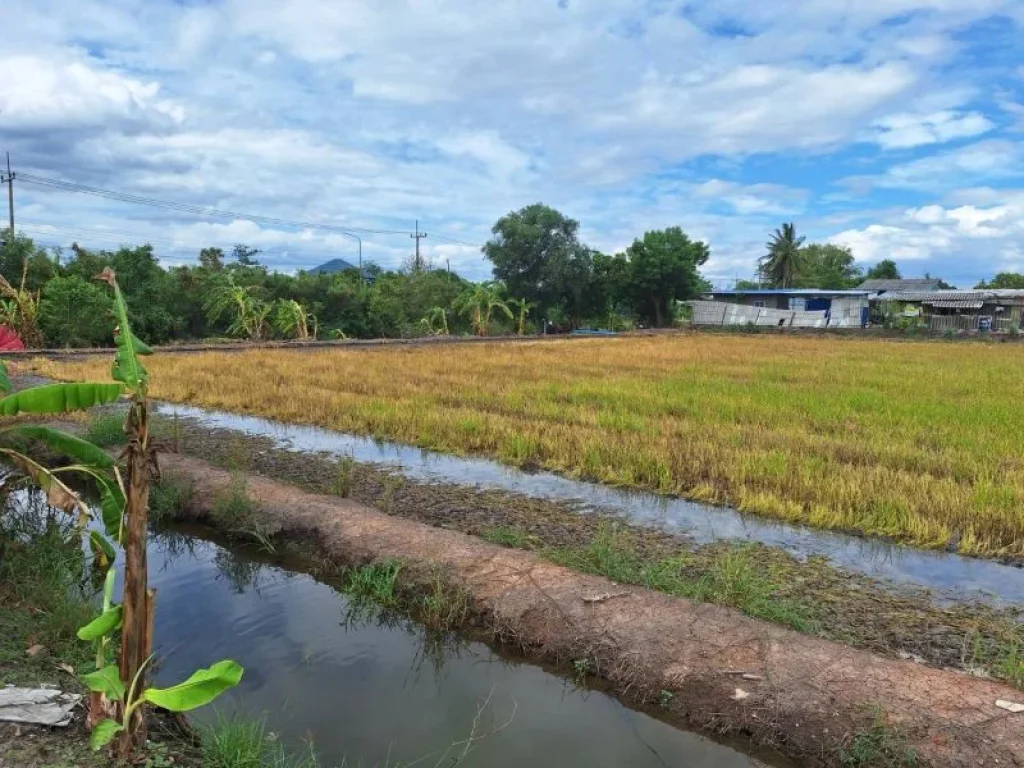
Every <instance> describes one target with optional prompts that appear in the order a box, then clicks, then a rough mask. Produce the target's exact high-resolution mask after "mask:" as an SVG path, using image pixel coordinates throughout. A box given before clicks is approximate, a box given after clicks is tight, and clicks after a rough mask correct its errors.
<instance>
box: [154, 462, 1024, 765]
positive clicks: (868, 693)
mask: <svg viewBox="0 0 1024 768" xmlns="http://www.w3.org/2000/svg"><path fill="white" fill-rule="evenodd" d="M162 464H163V467H164V470H165V472H167V473H169V474H176V475H180V476H182V477H184V478H187V479H189V480H190V481H191V482H192V483H193V485H194V488H195V491H196V492H195V493H194V494H193V499H194V506H193V509H192V510H191V511H192V513H193V514H195V515H196V516H197V517H200V518H202V517H204V516H205V515H206V513H208V512H209V511H210V510H209V505H210V502H211V501H212V500H213V499H215V498H217V496H218V494H222V493H223V492H224V491H225V490H226V489H228V488H229V486H230V484H231V479H232V477H231V474H229V473H228V472H226V471H223V470H220V469H216V468H214V467H211V466H210V465H208V464H206V463H204V462H201V461H199V460H196V459H193V458H188V457H183V456H170V455H169V456H165V457H163V459H162ZM247 481H248V492H249V494H250V496H251V497H252V498H253V499H254V500H255V501H257V502H258V504H259V507H260V510H261V512H262V514H263V515H264V517H265V522H266V523H267V524H268V525H269V526H270V528H271V530H272V531H273V532H276V533H280V534H285V535H290V536H296V537H301V538H307V539H312V540H315V541H316V542H317V543H318V544H319V546H320V547H321V548H322V549H323V550H324V553H325V554H326V555H327V556H329V557H331V558H333V559H336V560H338V561H340V562H348V563H351V562H361V561H368V560H373V559H379V558H384V557H389V558H398V559H402V560H408V561H413V562H425V563H443V564H445V565H446V566H447V567H448V568H449V569H450V570H451V573H452V575H453V576H454V577H455V578H457V579H458V580H459V581H461V582H462V583H463V584H464V585H465V587H466V588H467V589H468V590H469V591H470V593H471V595H472V598H473V600H474V606H475V608H476V609H477V610H478V611H479V612H480V615H481V617H482V618H483V619H484V621H485V622H486V624H487V625H488V626H489V627H490V628H491V629H492V630H493V632H494V633H495V635H496V636H497V637H499V638H500V639H502V640H504V641H508V642H514V643H516V644H518V645H519V646H520V647H522V648H523V649H524V650H526V651H528V652H533V653H537V654H540V655H543V656H544V657H546V658H549V659H553V660H555V661H560V662H569V661H576V660H581V659H587V660H588V664H589V666H590V667H591V668H592V669H594V670H595V671H596V672H597V674H599V675H601V676H602V677H603V678H605V679H606V680H607V681H608V682H609V683H610V684H611V685H612V686H613V687H614V688H615V689H616V690H617V691H618V692H619V693H620V694H622V695H624V696H627V697H638V698H640V699H645V700H658V699H659V698H661V699H662V700H670V701H671V704H670V706H671V709H672V710H673V711H674V713H675V714H677V715H678V716H681V717H683V718H685V719H686V720H687V721H689V722H690V723H691V724H693V725H695V726H696V727H699V728H704V729H708V730H713V731H718V732H744V733H749V734H751V735H752V736H753V737H754V738H755V739H760V740H764V741H769V742H772V743H775V744H777V745H780V746H781V747H782V748H783V749H784V750H785V751H787V752H789V753H791V754H793V755H797V756H801V757H803V758H805V759H807V760H808V762H810V763H811V764H832V763H837V762H838V755H837V752H836V747H837V745H838V744H842V743H847V744H849V743H850V741H851V739H855V738H856V734H858V733H863V732H865V729H867V728H869V727H870V723H871V722H872V718H873V717H874V715H873V714H872V707H877V708H880V710H882V711H884V713H885V717H886V718H887V722H888V724H889V726H890V727H892V728H894V729H897V730H898V731H900V732H901V733H902V734H903V735H904V736H905V738H906V740H907V746H908V747H910V748H912V749H913V750H914V751H916V753H917V755H918V758H919V761H920V762H919V763H918V764H922V763H923V764H926V765H935V766H980V765H986V766H988V765H1014V766H1021V765H1024V713H1022V714H1012V713H1010V712H1008V711H1006V710H1005V709H1002V708H1000V707H997V706H996V701H997V700H1008V701H1015V700H1016V701H1019V700H1022V699H1024V696H1022V695H1021V692H1020V691H1016V690H1014V689H1011V688H1009V687H1006V686H1003V685H1000V684H997V683H994V682H990V681H986V680H980V679H976V678H972V677H970V676H967V675H963V674H959V673H955V672H949V671H941V670H935V669H931V668H927V667H924V666H921V665H918V664H915V663H913V662H909V661H898V660H892V659H885V658H882V657H879V656H875V655H872V654H869V653H866V652H863V651H857V650H853V649H850V648H848V647H845V646H842V645H838V644H836V643H832V642H829V641H826V640H821V639H818V638H814V637H809V636H806V635H800V634H797V633H795V632H791V631H788V630H785V629H782V628H779V627H776V626H773V625H771V624H767V623H764V622H761V621H757V620H754V619H750V618H747V617H745V616H743V615H741V614H739V613H738V612H736V611H733V610H730V609H728V608H723V607H720V606H715V605H708V604H700V603H693V602H690V601H687V600H683V599H679V598H673V597H669V596H666V595H663V594H659V593H656V592H651V591H648V590H645V589H641V588H637V587H628V588H627V587H623V586H621V585H617V584H614V583H613V582H611V581H609V580H607V579H603V578H600V577H595V576H587V575H584V574H580V573H577V572H574V571H571V570H568V569H566V568H562V567H560V566H557V565H553V564H551V563H549V562H546V561H544V560H543V559H541V558H540V557H539V556H537V555H535V554H533V553H530V552H525V551H521V550H512V549H505V548H502V547H499V546H497V545H492V544H489V543H487V542H484V541H481V540H479V539H476V538H473V537H471V536H467V535H465V534H462V533H459V532H456V531H451V530H444V529H441V528H435V527H431V526H427V525H423V524H421V523H418V522H415V521H412V520H407V519H402V518H396V517H392V516H388V515H386V514H384V513H382V512H379V511H377V510H374V509H371V508H369V507H366V506H363V505H361V504H358V503H355V502H352V501H347V500H344V499H338V498H332V497H327V496H321V495H316V494H312V493H307V492H305V491H302V490H299V489H297V488H294V487H291V486H285V485H282V484H280V483H277V482H274V481H271V480H268V479H266V478H263V477H260V476H249V477H248V478H247ZM663 692H669V693H670V694H671V696H666V694H664V693H663ZM859 764H860V765H868V764H870V763H863V762H862V763H859ZM891 764H893V765H895V764H902V763H895V762H894V763H891Z"/></svg>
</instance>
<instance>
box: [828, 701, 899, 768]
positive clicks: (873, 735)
mask: <svg viewBox="0 0 1024 768" xmlns="http://www.w3.org/2000/svg"><path fill="white" fill-rule="evenodd" d="M871 711H872V716H871V718H872V719H871V723H870V725H868V726H867V727H865V728H861V729H860V730H858V731H857V732H856V733H854V734H853V735H852V736H850V737H849V738H848V739H847V740H846V741H845V742H844V743H842V744H840V745H839V746H838V747H837V748H836V755H837V757H838V758H839V762H840V764H841V765H842V766H843V768H915V767H916V766H917V765H919V761H918V757H917V752H916V751H915V750H914V749H913V747H911V746H910V745H909V744H907V739H906V737H905V736H904V734H903V732H902V731H900V730H899V729H898V728H896V727H894V726H892V725H890V724H889V722H888V721H887V720H886V717H885V713H884V712H883V711H882V710H881V708H879V707H873V708H872V710H871Z"/></svg>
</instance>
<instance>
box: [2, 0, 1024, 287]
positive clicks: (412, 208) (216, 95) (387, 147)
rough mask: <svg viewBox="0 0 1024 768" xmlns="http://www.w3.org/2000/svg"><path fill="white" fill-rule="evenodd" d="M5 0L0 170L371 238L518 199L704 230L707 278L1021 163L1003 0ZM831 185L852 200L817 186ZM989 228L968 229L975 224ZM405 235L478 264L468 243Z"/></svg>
mask: <svg viewBox="0 0 1024 768" xmlns="http://www.w3.org/2000/svg"><path fill="white" fill-rule="evenodd" d="M9 4H10V5H11V6H12V7H11V8H10V13H11V14H12V15H13V17H15V18H18V19H20V20H22V21H23V23H21V24H19V25H17V26H18V28H19V30H18V31H17V32H16V31H14V30H13V29H12V25H6V26H4V27H3V28H0V51H3V52H4V53H3V54H0V135H2V136H3V138H4V139H5V144H6V145H7V146H5V147H2V148H5V149H10V150H11V151H12V154H13V155H14V158H15V162H16V164H17V166H18V167H19V168H20V169H22V170H24V171H26V172H27V173H32V172H35V173H40V174H44V175H50V176H59V177H61V178H66V179H69V180H72V181H78V182H83V183H87V184H91V185H93V186H97V187H106V188H114V189H119V190H124V191H127V192H133V193H136V194H145V195H150V196H153V197H163V198H171V199H175V200H181V201H183V202H188V203H191V204H196V205H206V206H216V207H219V208H228V209H230V210H237V211H250V212H253V213H258V214H263V215H266V216H273V217H279V218H288V219H297V220H302V221H310V222H319V223H332V224H334V225H337V226H346V225H347V226H360V225H361V226H365V227H368V228H377V229H405V228H411V224H412V221H413V220H414V219H417V218H418V219H420V221H421V222H426V223H427V224H428V226H429V228H430V229H431V230H432V231H433V232H436V233H438V234H447V235H448V236H449V237H455V238H458V239H460V240H464V241H466V242H470V243H480V242H482V241H483V240H485V239H486V237H487V236H488V234H489V229H490V226H491V224H492V223H493V222H494V220H495V219H497V218H498V217H499V216H501V215H502V214H504V213H506V212H507V211H509V210H512V209H515V208H519V207H521V206H523V205H526V204H529V203H532V202H535V201H537V200H543V201H544V202H547V203H549V204H553V205H555V206H557V207H560V208H562V209H564V210H565V212H566V213H567V214H569V215H571V216H573V217H575V218H578V219H579V220H580V221H581V222H582V224H583V231H584V234H585V236H586V238H587V239H588V241H589V242H591V243H592V244H593V245H595V246H596V247H599V248H602V249H603V250H608V251H615V250H618V249H621V248H622V247H625V246H626V245H628V243H629V242H631V240H632V239H633V237H635V236H637V235H640V234H642V233H643V231H644V230H647V229H652V228H656V227H660V226H671V225H676V224H678V225H682V226H684V227H685V228H686V229H687V231H689V232H691V234H693V235H694V236H695V237H700V238H702V239H707V240H709V241H710V242H711V244H712V249H713V254H714V255H713V258H712V261H711V262H710V263H709V265H708V271H709V273H711V274H713V275H715V276H721V277H725V276H728V275H732V274H734V273H737V272H739V273H740V274H741V275H745V274H749V272H750V270H751V269H752V267H753V263H754V262H755V261H756V258H757V256H758V255H760V250H761V249H762V247H763V242H764V239H765V236H766V234H767V232H768V231H769V230H770V229H771V228H772V227H773V226H776V225H777V224H778V220H779V219H780V218H782V217H786V218H793V217H799V219H798V225H799V226H801V228H802V229H804V230H805V231H806V232H807V233H808V234H809V235H811V236H812V237H824V236H827V235H829V234H834V233H835V232H836V231H837V229H842V230H843V232H844V234H846V235H848V236H849V237H853V236H854V235H853V234H852V233H863V232H866V231H867V230H868V229H869V228H870V227H872V226H875V227H881V228H883V230H882V231H874V232H872V233H871V234H870V236H861V241H860V242H861V246H860V247H863V248H864V249H865V251H866V252H867V251H871V249H875V250H878V249H879V248H880V247H882V246H880V245H879V243H886V242H889V243H891V244H892V245H893V246H894V247H910V245H908V242H909V241H908V240H907V239H906V238H903V239H902V240H901V239H900V235H899V233H888V234H886V232H887V230H885V229H884V228H886V227H888V228H895V229H901V228H906V229H908V230H909V231H912V232H918V231H919V230H920V228H922V227H932V228H938V229H943V231H945V230H946V229H950V230H951V231H953V232H955V233H958V234H956V237H966V236H967V235H966V234H964V233H962V232H961V231H960V229H959V228H960V227H963V226H966V224H964V223H963V222H961V223H957V222H954V221H952V220H946V219H943V221H942V222H937V223H933V224H927V223H926V222H924V221H918V220H915V219H913V217H909V214H907V216H903V215H902V214H900V215H898V216H897V215H896V214H893V213H892V211H893V210H898V211H904V212H905V211H909V210H911V209H913V210H916V211H918V212H919V213H918V214H917V215H918V216H924V217H925V218H927V217H929V216H934V215H937V214H935V212H933V211H931V210H930V206H933V205H938V206H940V207H941V208H942V210H944V211H946V210H952V211H956V210H958V209H959V208H962V207H964V206H970V205H974V206H976V207H978V208H979V210H981V209H984V210H986V211H987V210H989V209H995V208H997V207H999V206H1000V205H1001V204H1002V201H1001V200H998V199H996V200H992V201H989V202H987V203H985V204H984V205H983V204H982V203H980V202H978V201H967V202H963V203H958V202H957V203H955V202H952V201H951V200H949V199H946V198H947V197H948V196H949V195H952V194H953V193H954V192H955V191H956V189H957V188H958V187H965V186H971V187H976V186H980V185H989V186H990V188H991V189H992V190H994V194H996V195H997V196H998V195H999V194H1001V193H1000V191H999V190H998V187H999V185H1000V184H1004V183H1010V181H1009V180H1010V179H1012V177H1013V176H1014V175H1016V174H1019V173H1020V150H1019V148H1018V147H1017V145H1016V142H1015V140H1014V137H1012V136H1010V135H1008V133H1007V130H1008V129H1009V126H1007V125H1004V124H1005V123H1006V122H1007V120H1006V117H1007V116H1010V117H1013V116H1014V114H1015V112H1014V111H1013V107H1012V105H1013V104H1015V103H1016V102H1015V97H1014V95H1013V90H1014V87H1015V84H1017V83H1019V81H1018V80H1015V77H1016V73H1015V72H1014V68H1015V67H1016V64H1017V63H1016V62H1014V63H1013V65H1011V66H1006V65H1005V64H993V65H991V66H987V67H986V68H985V69H984V70H981V69H977V68H972V65H973V64H974V63H975V58H974V57H976V56H978V55H981V54H979V53H978V51H979V50H981V48H983V42H984V41H981V42H980V43H979V44H978V46H975V47H973V48H972V46H973V45H974V43H972V41H971V33H972V32H971V31H972V29H973V25H975V24H976V23H977V22H979V21H984V20H988V22H989V23H995V22H994V21H993V19H996V17H997V15H1001V16H999V17H998V18H999V19H1002V20H1001V21H999V22H998V23H1002V24H1012V23H1013V22H1010V21H1007V20H1006V15H1007V14H1013V13H1014V12H1015V5H1017V3H1015V2H1014V0H877V1H876V2H870V3H868V2H865V3H836V2H831V1H829V0H779V2H776V3H759V4H750V3H748V2H741V0H697V2H690V3H685V4H683V3H677V2H658V3H648V4H637V3H635V2H632V0H588V2H571V3H558V2H555V1H554V0H552V1H551V2H542V3H531V4H524V3H522V2H518V0H435V1H434V2H431V3H427V4H423V3H409V2H404V1H403V0H379V1H378V2H369V0H345V2H339V3H333V4H332V3H322V2H317V0H294V2H292V3H289V4H286V5H283V4H281V3H279V2H273V1H272V0H246V1H245V2H242V0H212V1H211V2H207V3H201V4H189V3H184V4H182V3H174V2H170V1H169V0H155V1H150V0H125V1H124V2H123V3H117V4H110V3H102V2H99V0H82V2H79V3H73V4H71V3H66V2H62V1H61V0H9ZM1000 67H1002V69H1000ZM1004 70H1005V71H1004ZM993 72H995V73H996V75H995V76H996V77H997V78H1001V79H1002V80H1005V82H1002V83H1001V85H1000V88H1001V90H1000V91H999V93H996V95H995V96H992V94H993V93H995V91H994V89H993V87H992V85H993V83H992V79H993ZM1000 93H1001V94H1003V95H1002V96H1000V95H999V94H1000ZM996 97H998V99H999V103H1000V104H1002V107H1001V109H1002V112H997V111H995V110H994V109H993V107H994V106H995V105H994V104H993V103H990V101H991V100H992V99H993V98H996ZM978 137H984V138H985V139H986V140H984V141H977V138H978ZM968 140H974V142H975V143H973V144H967V145H964V142H965V141H968ZM876 155H877V156H876ZM844 177H845V178H846V181H847V186H848V187H849V188H851V189H852V190H853V191H854V192H857V193H860V194H863V195H866V196H867V200H860V201H857V200H853V201H851V200H850V199H849V195H847V199H846V200H842V199H840V198H839V197H838V196H832V197H829V196H828V194H827V193H828V192H830V191H831V185H832V184H833V183H834V182H835V180H837V179H841V178H844ZM880 195H883V196H889V197H888V198H886V200H885V203H886V205H888V206H890V207H889V208H887V209H886V208H884V206H882V204H881V203H880V202H878V201H877V200H875V198H876V197H878V196H880ZM894 196H903V197H907V198H908V199H905V200H904V199H900V200H897V201H896V202H895V203H894V201H893V200H892V199H890V198H892V197H894ZM910 198H913V199H910ZM19 205H22V206H24V210H25V212H26V216H25V219H26V220H27V221H35V222H37V223H40V224H43V223H47V222H49V224H50V225H51V226H55V225H59V226H60V227H62V228H63V229H64V230H65V232H64V234H61V233H60V232H59V231H57V229H56V228H54V229H51V230H50V231H49V237H51V238H55V239H59V238H65V237H66V238H70V237H72V236H73V235H70V234H68V231H71V230H74V231H77V232H78V233H79V234H81V233H82V232H85V233H86V234H88V233H89V232H92V235H90V236H91V237H93V238H96V239H97V240H98V239H99V238H104V239H103V242H104V243H109V242H110V239H111V238H116V237H118V236H120V235H131V236H135V235H138V234H145V233H150V234H151V237H152V239H153V241H154V244H156V243H157V242H160V243H162V247H161V249H158V250H159V252H161V253H162V254H163V253H164V252H166V254H167V256H168V258H169V259H171V258H178V259H180V258H185V255H186V254H187V253H189V252H194V250H195V249H194V248H193V246H196V245H199V246H201V245H202V244H203V242H204V241H205V240H210V241H214V242H211V243H210V244H219V245H227V246H230V244H231V243H230V242H229V241H230V240H231V239H247V240H250V241H251V242H253V243H254V244H256V245H259V246H261V247H265V248H266V249H267V259H268V261H271V263H272V264H273V265H274V266H280V267H287V268H294V267H298V266H302V265H304V264H305V265H306V266H310V265H311V264H312V263H317V262H316V261H315V260H318V259H320V257H321V255H324V252H325V251H327V252H328V253H327V254H326V255H330V253H329V252H330V251H332V250H335V249H336V250H339V251H343V252H344V253H345V255H346V258H348V257H349V255H350V251H346V250H345V249H351V248H353V242H352V240H351V239H350V238H345V237H344V236H336V235H330V234H329V233H326V232H324V231H322V230H311V229H303V228H302V227H284V226H279V227H273V226H269V225H266V224H264V225H255V224H251V223H250V224H244V223H243V222H241V221H239V222H202V221H197V220H196V217H195V216H192V217H189V216H186V215H184V214H181V213H180V212H179V213H175V212H168V211H160V210H154V209H144V208H130V207H123V206H122V207H118V206H117V205H116V204H114V203H110V202H105V201H103V200H99V199H95V198H86V197H77V198H76V197H68V196H67V195H64V196H60V195H59V194H57V193H53V192H47V191H45V190H40V189H33V188H32V187H31V186H30V185H27V184H26V185H22V186H21V187H20V188H19ZM853 206H859V209H858V210H859V212H856V211H852V208H853ZM865 208H867V209H883V210H882V212H881V213H877V214H875V213H871V211H870V210H867V211H864V210H863V209H865ZM860 214H863V215H860ZM960 215H962V216H964V217H967V218H965V219H964V221H965V222H966V221H967V220H968V219H969V218H970V214H969V213H968V212H966V211H962V212H961V214H960ZM979 215H980V214H979ZM840 216H849V217H850V219H851V223H849V224H848V225H847V224H843V225H839V226H836V225H835V222H836V221H838V217H840ZM870 217H874V219H872V220H868V219H869V218H870ZM894 217H895V218H894ZM1011 218H1012V216H1011ZM1002 226H1003V224H1002V223H1001V221H997V220H992V221H989V220H985V221H978V222H977V223H976V234H977V233H978V232H982V231H984V229H985V227H1002ZM97 232H98V233H97ZM932 235H933V236H934V237H935V238H937V237H938V235H937V234H936V232H934V231H933V232H932ZM886 237H888V238H890V240H889V241H886V240H885V238H886ZM1011 239H1012V238H1011ZM997 240H999V238H995V237H989V236H976V237H974V241H975V242H976V243H977V244H978V247H979V248H983V249H984V248H988V247H989V246H990V245H991V246H992V247H997V244H996V241H997ZM194 241H195V242H194ZM931 242H933V243H935V245H933V246H931V247H932V248H933V250H932V252H933V253H935V252H937V251H936V250H935V249H941V248H943V247H945V246H943V245H942V241H940V240H938V239H934V240H933V241H931ZM364 245H365V248H364V251H365V253H371V252H372V253H374V254H375V256H374V258H375V259H377V260H379V261H380V262H381V263H383V264H386V265H388V266H394V265H397V264H399V263H401V261H402V259H404V257H405V255H407V253H408V250H409V242H408V238H407V237H404V235H403V236H402V237H394V238H389V237H386V236H380V237H374V236H368V237H367V238H366V241H365V243H364ZM927 247H928V246H927V244H926V241H921V242H920V243H919V244H918V246H917V248H918V249H917V250H916V251H914V253H920V254H925V253H926V252H928V251H927ZM998 247H999V248H1001V249H1003V250H1002V251H1000V253H1002V252H1004V251H1005V248H1007V247H1010V246H1008V245H1007V244H1006V243H1004V242H1002V241H999V244H998ZM427 248H428V249H429V252H430V253H431V254H432V255H434V257H435V258H436V259H442V258H443V259H445V260H448V259H450V260H451V263H452V266H453V268H456V267H457V268H458V269H459V270H465V271H467V272H469V273H470V274H472V275H474V276H484V275H485V274H486V270H487V265H486V263H485V262H483V261H482V260H481V258H480V255H479V252H478V250H477V249H476V248H474V247H472V246H465V245H459V246H455V245H451V244H450V243H444V242H442V241H440V240H431V239H428V241H427ZM871 252H872V253H873V252H874V251H871ZM985 253H986V254H987V253H988V252H987V251H985ZM858 255H859V256H861V257H862V258H865V259H868V258H871V257H870V256H868V255H866V254H864V255H862V254H858ZM908 258H909V257H908Z"/></svg>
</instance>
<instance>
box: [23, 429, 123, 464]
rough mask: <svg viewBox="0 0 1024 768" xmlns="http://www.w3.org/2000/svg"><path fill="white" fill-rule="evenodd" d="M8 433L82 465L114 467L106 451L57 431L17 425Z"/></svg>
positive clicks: (112, 460)
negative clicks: (42, 444)
mask: <svg viewBox="0 0 1024 768" xmlns="http://www.w3.org/2000/svg"><path fill="white" fill-rule="evenodd" d="M9 431H10V432H13V433H14V434H17V435H21V436H23V437H26V438H29V439H32V440H39V441H40V442H43V443H45V444H46V445H47V446H48V447H49V448H50V449H52V450H54V451H57V452H58V453H61V454H63V455H64V456H68V457H70V458H73V459H78V460H79V461H80V462H82V463H83V464H91V465H93V466H94V467H99V468H100V469H111V468H112V467H113V466H114V459H113V457H112V456H110V454H108V453H107V452H106V451H104V450H102V449H101V448H99V447H97V446H96V445H95V444H93V443H91V442H89V441H88V440H83V439H82V438H80V437H75V436H74V435H69V434H68V433H67V432H62V431H61V430H59V429H52V428H50V427H39V426H36V425H34V424H19V425H18V426H16V427H11V428H10V430H9Z"/></svg>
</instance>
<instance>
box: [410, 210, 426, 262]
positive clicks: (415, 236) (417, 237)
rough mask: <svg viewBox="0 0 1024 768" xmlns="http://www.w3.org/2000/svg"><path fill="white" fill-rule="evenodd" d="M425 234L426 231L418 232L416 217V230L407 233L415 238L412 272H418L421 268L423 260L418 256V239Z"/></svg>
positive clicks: (418, 223) (418, 225) (418, 226)
mask: <svg viewBox="0 0 1024 768" xmlns="http://www.w3.org/2000/svg"><path fill="white" fill-rule="evenodd" d="M426 236H427V233H426V232H420V220H419V219H416V232H415V233H413V234H411V235H409V237H413V238H415V239H416V257H415V258H414V259H413V262H412V268H413V271H414V272H419V271H420V270H421V269H423V261H422V259H421V258H420V240H422V239H423V238H424V237H426Z"/></svg>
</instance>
